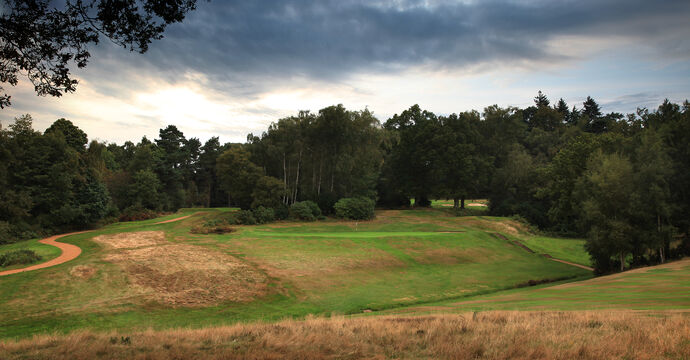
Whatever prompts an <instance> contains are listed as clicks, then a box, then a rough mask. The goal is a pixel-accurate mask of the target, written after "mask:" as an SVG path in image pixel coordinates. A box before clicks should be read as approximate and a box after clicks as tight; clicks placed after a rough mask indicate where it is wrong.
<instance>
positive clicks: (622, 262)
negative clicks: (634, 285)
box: [618, 253, 625, 272]
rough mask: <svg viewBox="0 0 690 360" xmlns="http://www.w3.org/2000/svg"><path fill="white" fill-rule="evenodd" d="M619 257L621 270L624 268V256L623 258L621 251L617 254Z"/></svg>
mask: <svg viewBox="0 0 690 360" xmlns="http://www.w3.org/2000/svg"><path fill="white" fill-rule="evenodd" d="M618 255H619V256H620V258H621V272H623V270H624V269H625V258H623V253H620V254H618Z"/></svg>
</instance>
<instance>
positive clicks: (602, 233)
mask: <svg viewBox="0 0 690 360" xmlns="http://www.w3.org/2000/svg"><path fill="white" fill-rule="evenodd" d="M633 175H634V173H633V167H632V164H631V162H630V160H629V159H628V158H626V157H624V156H622V155H620V154H610V155H607V154H603V153H601V152H598V153H596V154H595V155H594V156H593V157H592V158H591V160H590V161H589V164H588V165H587V171H586V172H585V175H584V177H583V178H582V180H581V182H580V183H579V184H578V190H577V191H578V192H580V193H581V194H583V195H582V196H583V202H582V210H583V217H584V220H585V221H586V223H587V225H588V227H589V228H590V231H589V236H588V239H587V240H588V241H587V245H586V248H587V251H588V252H589V253H590V254H591V255H592V260H593V262H594V264H595V268H596V269H597V270H598V271H600V272H607V271H611V270H612V265H613V264H614V263H616V262H617V263H618V264H619V266H620V269H621V270H623V268H624V266H625V265H626V264H625V261H624V259H625V258H626V257H627V255H628V254H630V253H631V252H632V251H633V242H632V239H634V238H635V229H634V227H633V222H632V221H634V218H633V214H632V211H633V210H634V208H633V206H634V204H633V201H632V200H633V199H632V197H633V194H634V191H635V187H634V177H633ZM612 258H617V259H616V260H613V259H612Z"/></svg>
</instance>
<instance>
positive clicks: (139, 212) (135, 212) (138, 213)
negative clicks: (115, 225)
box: [119, 205, 158, 221]
mask: <svg viewBox="0 0 690 360" xmlns="http://www.w3.org/2000/svg"><path fill="white" fill-rule="evenodd" d="M155 217H158V213H156V212H155V211H153V210H151V209H147V208H145V207H142V206H140V205H133V206H130V207H128V208H125V209H124V210H122V213H121V214H120V218H119V220H120V221H139V220H148V219H153V218H155Z"/></svg>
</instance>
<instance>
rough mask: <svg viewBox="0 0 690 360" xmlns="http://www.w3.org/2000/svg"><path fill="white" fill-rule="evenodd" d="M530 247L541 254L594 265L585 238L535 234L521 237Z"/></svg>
mask: <svg viewBox="0 0 690 360" xmlns="http://www.w3.org/2000/svg"><path fill="white" fill-rule="evenodd" d="M521 241H522V242H523V243H524V244H525V245H526V246H527V247H528V248H530V249H532V250H534V251H535V252H537V253H539V254H549V255H551V256H553V257H554V258H557V259H561V260H566V261H570V262H574V263H576V264H580V265H585V266H592V261H591V259H590V258H589V254H587V253H586V252H585V240H583V239H564V238H551V237H543V236H534V237H527V238H524V239H521Z"/></svg>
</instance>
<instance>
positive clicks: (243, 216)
mask: <svg viewBox="0 0 690 360" xmlns="http://www.w3.org/2000/svg"><path fill="white" fill-rule="evenodd" d="M235 216H236V217H237V220H238V222H239V223H240V224H243V225H256V224H257V222H256V218H255V217H254V213H253V212H252V211H251V210H240V211H238V212H237V213H236V215H235Z"/></svg>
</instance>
